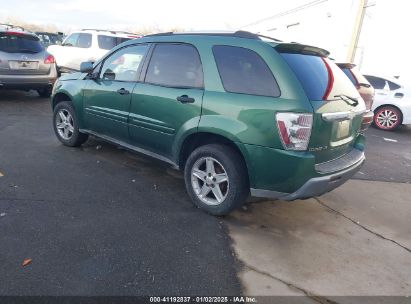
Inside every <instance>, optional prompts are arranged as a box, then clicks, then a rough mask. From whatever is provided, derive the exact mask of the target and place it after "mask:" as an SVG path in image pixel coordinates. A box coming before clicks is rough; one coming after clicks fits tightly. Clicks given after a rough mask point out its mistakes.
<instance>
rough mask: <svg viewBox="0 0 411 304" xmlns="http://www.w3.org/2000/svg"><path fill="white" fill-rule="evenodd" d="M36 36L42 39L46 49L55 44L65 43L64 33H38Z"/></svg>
mask: <svg viewBox="0 0 411 304" xmlns="http://www.w3.org/2000/svg"><path fill="white" fill-rule="evenodd" d="M36 35H37V36H38V37H39V38H40V41H41V43H43V45H44V47H48V46H50V45H55V44H57V45H60V44H61V43H62V42H63V33H49V32H36Z"/></svg>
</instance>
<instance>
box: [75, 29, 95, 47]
mask: <svg viewBox="0 0 411 304" xmlns="http://www.w3.org/2000/svg"><path fill="white" fill-rule="evenodd" d="M76 46H77V47H79V48H84V49H87V48H89V47H91V34H85V33H81V34H80V35H79V37H78V39H77V45H76Z"/></svg>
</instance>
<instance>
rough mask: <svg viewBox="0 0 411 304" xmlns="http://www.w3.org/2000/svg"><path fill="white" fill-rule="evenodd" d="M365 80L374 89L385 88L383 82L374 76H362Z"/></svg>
mask: <svg viewBox="0 0 411 304" xmlns="http://www.w3.org/2000/svg"><path fill="white" fill-rule="evenodd" d="M364 77H365V78H367V80H368V81H369V82H370V83H371V85H372V86H373V87H374V89H377V90H383V89H384V87H385V80H384V79H382V78H379V77H375V76H368V75H364Z"/></svg>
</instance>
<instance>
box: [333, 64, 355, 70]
mask: <svg viewBox="0 0 411 304" xmlns="http://www.w3.org/2000/svg"><path fill="white" fill-rule="evenodd" d="M336 65H337V66H338V67H339V68H341V69H350V70H351V69H353V68H355V67H356V65H355V64H354V63H336Z"/></svg>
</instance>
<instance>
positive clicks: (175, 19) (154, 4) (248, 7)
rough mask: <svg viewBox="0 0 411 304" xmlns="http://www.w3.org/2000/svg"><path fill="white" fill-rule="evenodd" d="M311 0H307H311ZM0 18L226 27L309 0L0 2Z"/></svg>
mask: <svg viewBox="0 0 411 304" xmlns="http://www.w3.org/2000/svg"><path fill="white" fill-rule="evenodd" d="M311 1H312V0H311ZM0 2H1V5H0V20H1V19H4V18H6V17H8V16H12V17H17V18H19V19H21V20H22V21H25V22H29V23H40V24H41V23H52V24H56V25H57V26H59V27H61V28H62V29H65V30H67V29H79V28H83V27H93V28H94V27H98V28H110V29H123V28H128V27H143V28H144V27H150V28H151V27H159V28H162V29H167V28H170V27H178V28H183V29H197V30H198V29H231V28H238V27H241V26H243V25H246V24H248V23H251V22H253V21H255V20H258V19H260V18H264V17H267V16H270V15H274V14H276V13H280V12H282V11H284V10H286V9H289V8H293V7H296V6H299V5H301V4H303V3H307V2H310V1H309V0H287V1H267V0H266V1H264V0H263V1H261V0H254V1H235V0H207V1H195V0H173V1H159V0H149V1H138V0H116V1H113V0H35V1H34V0H14V1H7V0H0Z"/></svg>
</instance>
